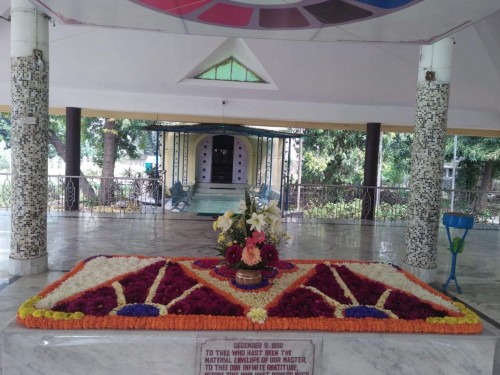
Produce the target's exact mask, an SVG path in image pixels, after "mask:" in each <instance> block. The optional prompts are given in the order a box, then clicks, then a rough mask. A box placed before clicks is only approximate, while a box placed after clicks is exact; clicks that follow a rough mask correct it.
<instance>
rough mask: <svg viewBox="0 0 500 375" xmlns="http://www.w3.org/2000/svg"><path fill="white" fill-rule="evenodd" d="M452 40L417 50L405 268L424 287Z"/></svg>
mask: <svg viewBox="0 0 500 375" xmlns="http://www.w3.org/2000/svg"><path fill="white" fill-rule="evenodd" d="M453 44H454V42H453V40H452V39H451V38H446V39H443V40H441V41H439V42H436V43H434V44H432V45H428V46H422V48H421V55H420V64H419V72H418V85H417V106H416V116H415V130H414V136H413V147H412V153H411V154H412V162H411V163H412V164H411V176H410V199H409V202H408V214H409V222H408V230H407V233H406V258H405V261H404V262H405V268H407V269H408V270H409V271H410V272H412V273H414V274H415V275H416V276H417V277H420V278H421V279H423V280H424V281H426V282H432V281H436V278H437V272H436V270H437V264H436V253H437V239H438V231H439V223H440V219H441V217H440V206H441V199H442V197H441V191H442V178H443V177H442V173H443V172H442V171H443V165H444V143H445V137H446V127H447V121H448V101H449V94H450V72H451V60H452V50H453Z"/></svg>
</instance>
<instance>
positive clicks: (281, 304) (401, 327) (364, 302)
mask: <svg viewBox="0 0 500 375" xmlns="http://www.w3.org/2000/svg"><path fill="white" fill-rule="evenodd" d="M270 257H271V259H272V260H271V261H269V262H268V263H267V269H266V270H264V271H263V272H262V276H263V281H264V282H263V283H261V284H259V285H257V286H255V287H253V288H245V287H242V286H240V285H238V284H235V283H234V274H235V272H236V270H235V269H234V268H231V267H229V266H228V265H226V264H221V263H220V259H218V258H208V259H193V258H172V259H169V258H165V257H144V256H119V255H116V256H97V257H92V258H89V259H86V260H84V261H81V262H80V263H79V264H78V265H77V266H76V267H75V268H74V269H73V270H71V271H70V272H69V273H67V274H66V275H65V276H64V277H62V278H61V279H60V280H58V281H56V282H55V283H53V284H51V285H49V286H48V287H47V288H45V290H43V291H42V292H40V293H39V294H38V295H36V296H34V297H32V298H30V299H29V300H27V301H26V302H24V303H23V304H22V305H21V307H20V308H19V310H18V314H17V321H18V322H19V323H20V324H22V325H24V326H26V327H30V328H44V329H157V330H161V329H164V330H318V331H332V332H340V331H352V332H361V331H365V332H406V333H411V332H419V333H422V332H428V333H430V332H433V333H454V334H464V333H479V332H481V331H482V324H481V321H480V319H479V318H478V316H477V315H476V314H474V313H473V312H472V311H470V310H469V309H467V308H466V307H465V306H464V305H463V304H460V303H457V302H453V301H452V300H451V299H450V298H448V297H447V296H445V295H443V294H442V293H440V292H437V291H436V290H434V289H432V288H431V287H429V286H428V285H427V284H425V283H423V282H422V281H420V280H418V279H417V278H415V277H414V276H413V275H411V274H409V273H407V272H406V271H405V270H402V269H400V268H399V267H397V266H394V265H391V264H387V263H378V262H359V261H347V260H342V261H341V260H289V261H284V260H279V259H276V258H274V255H271V256H270Z"/></svg>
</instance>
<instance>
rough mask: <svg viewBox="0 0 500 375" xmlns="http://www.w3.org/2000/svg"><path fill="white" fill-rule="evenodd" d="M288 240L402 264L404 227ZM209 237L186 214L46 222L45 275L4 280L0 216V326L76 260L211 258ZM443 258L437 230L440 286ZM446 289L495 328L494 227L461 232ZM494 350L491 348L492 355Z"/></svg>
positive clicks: (289, 254) (497, 253) (52, 217)
mask: <svg viewBox="0 0 500 375" xmlns="http://www.w3.org/2000/svg"><path fill="white" fill-rule="evenodd" d="M286 229H287V230H288V231H289V232H290V233H291V234H292V236H293V239H292V240H291V241H290V243H289V244H287V245H286V247H285V248H284V249H283V250H282V252H281V256H282V257H283V258H288V259H305V258H311V259H359V260H374V261H384V262H391V263H394V264H396V265H402V263H403V259H404V251H405V232H406V228H405V226H404V225H401V224H399V225H397V224H392V225H390V224H385V223H384V224H359V223H358V224H350V223H316V224H311V223H286ZM215 239H216V233H215V232H214V231H213V230H212V219H211V218H210V217H203V216H195V215H194V214H190V213H178V214H174V213H170V214H168V215H165V216H162V215H148V214H145V215H125V214H122V215H104V214H102V215H96V214H94V215H89V214H72V215H64V214H57V213H50V214H49V216H48V253H49V272H47V273H44V274H41V275H35V276H23V277H14V276H11V275H9V274H8V272H7V270H8V256H9V251H10V213H9V212H8V211H0V328H1V327H2V326H4V325H5V324H7V323H8V322H9V321H10V320H11V319H12V318H13V317H14V316H15V312H16V310H17V308H18V306H19V305H20V304H21V302H23V301H24V300H25V299H26V298H28V297H30V296H32V295H34V294H36V293H37V292H39V291H40V290H41V289H42V288H43V287H44V286H45V285H47V284H48V283H50V282H52V281H54V280H56V279H57V278H58V277H59V276H60V275H62V274H63V273H64V272H65V271H68V270H70V269H71V268H72V267H73V266H74V265H75V264H76V263H77V262H78V261H79V260H81V259H84V258H87V257H90V256H93V255H99V254H142V255H162V256H193V257H208V256H214V255H215V254H216V251H215V250H214V243H215ZM450 263H451V255H450V252H449V251H448V250H447V238H446V232H445V230H444V228H441V230H440V235H439V243H438V276H439V282H438V283H437V284H436V285H433V286H434V287H436V288H440V286H441V285H442V283H443V282H445V281H446V279H447V278H448V275H449V273H450ZM456 275H457V279H458V282H459V284H460V286H461V287H462V291H463V293H462V294H458V293H457V292H456V290H455V287H454V285H451V286H450V287H449V293H450V294H451V295H453V296H456V297H457V298H458V299H460V300H461V301H463V302H465V303H466V304H468V305H469V306H470V307H472V308H473V309H475V310H476V311H478V312H479V313H480V314H481V316H482V317H483V319H484V321H485V322H486V323H487V324H488V325H489V326H490V327H491V328H492V329H494V330H498V329H499V328H500V298H499V297H500V229H499V228H498V226H485V227H481V226H476V227H475V229H473V230H471V231H470V232H469V235H468V237H467V241H466V248H465V251H464V252H463V253H462V254H460V255H459V256H458V262H457V269H456ZM498 350H499V348H497V351H498Z"/></svg>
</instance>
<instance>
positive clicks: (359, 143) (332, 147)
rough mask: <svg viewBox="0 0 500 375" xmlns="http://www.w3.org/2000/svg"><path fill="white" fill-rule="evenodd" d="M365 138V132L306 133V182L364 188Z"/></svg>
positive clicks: (312, 131)
mask: <svg viewBox="0 0 500 375" xmlns="http://www.w3.org/2000/svg"><path fill="white" fill-rule="evenodd" d="M365 138H366V135H365V133H364V132H356V131H337V130H322V129H306V130H305V132H304V138H303V147H304V160H303V166H302V181H303V182H305V183H323V184H362V182H363V166H364V149H365Z"/></svg>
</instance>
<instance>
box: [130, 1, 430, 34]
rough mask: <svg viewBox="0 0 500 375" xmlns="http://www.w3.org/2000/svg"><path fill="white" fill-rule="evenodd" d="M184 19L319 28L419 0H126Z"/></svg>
mask: <svg viewBox="0 0 500 375" xmlns="http://www.w3.org/2000/svg"><path fill="white" fill-rule="evenodd" d="M130 1H132V2H134V3H137V4H139V5H143V6H145V7H147V8H149V9H152V10H155V11H158V12H161V13H165V14H168V15H170V16H174V17H179V18H182V19H185V20H189V21H193V22H199V23H205V24H210V25H213V26H224V27H231V28H245V29H253V30H270V29H307V28H321V27H324V26H333V25H338V24H345V23H351V22H356V21H361V20H366V19H370V18H375V17H380V16H383V15H385V14H389V13H393V12H396V11H398V10H401V9H403V8H406V7H408V6H411V5H413V4H416V3H418V2H420V1H422V0H345V1H342V0H291V1H290V0H289V1H285V0H268V1H263V0H260V1H259V0H239V1H231V0H201V1H200V0H196V1H194V0H130Z"/></svg>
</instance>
